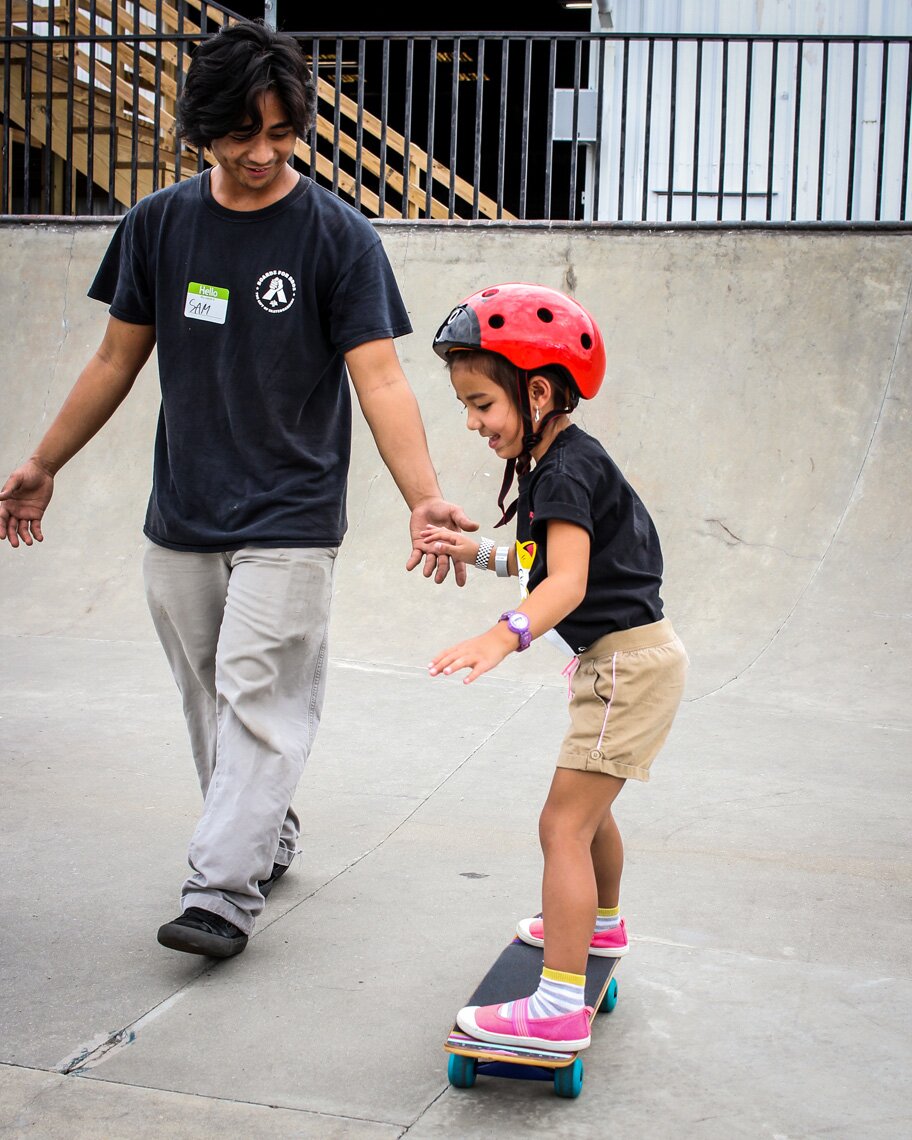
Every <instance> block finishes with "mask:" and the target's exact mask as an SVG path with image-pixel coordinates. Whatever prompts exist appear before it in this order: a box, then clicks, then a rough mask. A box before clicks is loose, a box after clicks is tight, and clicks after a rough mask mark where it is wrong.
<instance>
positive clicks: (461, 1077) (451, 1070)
mask: <svg viewBox="0 0 912 1140" xmlns="http://www.w3.org/2000/svg"><path fill="white" fill-rule="evenodd" d="M477 1071H478V1062H477V1061H476V1060H475V1058H474V1057H461V1056H460V1055H459V1054H458V1053H451V1054H450V1060H449V1062H448V1064H447V1077H449V1081H450V1084H451V1085H454V1086H455V1087H456V1088H457V1089H470V1088H471V1087H472V1086H473V1085H474V1084H475V1075H476V1073H477Z"/></svg>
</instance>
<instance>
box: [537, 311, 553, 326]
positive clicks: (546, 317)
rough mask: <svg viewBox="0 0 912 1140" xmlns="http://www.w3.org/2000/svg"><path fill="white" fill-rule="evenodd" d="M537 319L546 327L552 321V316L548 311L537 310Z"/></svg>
mask: <svg viewBox="0 0 912 1140" xmlns="http://www.w3.org/2000/svg"><path fill="white" fill-rule="evenodd" d="M538 319H539V320H540V321H544V323H545V324H546V325H549V324H550V323H551V322H552V321H553V320H554V314H553V313H552V312H551V310H550V309H539V310H538Z"/></svg>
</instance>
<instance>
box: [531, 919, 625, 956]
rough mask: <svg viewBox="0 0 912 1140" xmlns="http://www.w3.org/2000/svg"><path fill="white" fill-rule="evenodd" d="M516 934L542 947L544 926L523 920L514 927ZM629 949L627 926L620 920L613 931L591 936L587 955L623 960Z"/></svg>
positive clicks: (533, 944)
mask: <svg viewBox="0 0 912 1140" xmlns="http://www.w3.org/2000/svg"><path fill="white" fill-rule="evenodd" d="M516 933H517V934H518V935H519V937H520V938H521V939H522V940H523V942H527V943H528V944H529V945H530V946H544V944H545V924H544V923H543V922H542V920H541V916H539V917H538V918H524V919H523V920H522V922H520V923H519V925H518V926H517V927H516ZM629 949H630V943H629V942H628V941H627V924H626V923H625V922H624V920H623V919H621V925H620V926H617V927H615V929H614V930H605V931H602V933H601V934H593V935H592V941H591V942H590V943H589V953H590V954H593V955H594V956H595V957H596V958H623V957H624V955H625V954H626V953H627V951H628V950H629Z"/></svg>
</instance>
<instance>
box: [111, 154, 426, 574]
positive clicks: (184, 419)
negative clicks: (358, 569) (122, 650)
mask: <svg viewBox="0 0 912 1140" xmlns="http://www.w3.org/2000/svg"><path fill="white" fill-rule="evenodd" d="M89 296H90V297H93V298H95V299H96V300H100V301H104V302H107V303H108V304H109V305H110V312H111V314H112V315H113V316H114V317H116V318H118V319H119V320H122V321H127V322H129V323H131V324H142V325H154V326H155V333H156V340H157V350H158V366H159V376H160V380H161V392H162V403H161V411H160V415H159V422H158V433H157V436H156V442H155V460H154V473H153V485H152V494H151V496H150V499H149V506H148V511H147V514H146V522H145V528H144V529H145V533H146V535H147V536H148V537H149V538H150V539H152V541H154V542H156V543H158V544H159V545H161V546H166V547H170V548H172V549H175V550H189V551H201V552H208V551H221V550H237V549H239V548H240V547H243V546H247V545H254V546H337V545H338V544H339V543H340V542H341V540H342V537H343V535H344V533H345V529H346V511H345V497H346V482H347V478H348V466H349V459H350V454H351V397H350V393H349V385H348V380H347V374H346V370H345V361H344V358H343V354H344V353H345V352H347V351H348V350H349V349H352V348H355V347H357V346H358V345H360V344H364V343H367V342H368V341H371V340H379V339H384V338H388V337H396V336H401V335H403V334H404V333H408V332H411V324H410V322H409V318H408V313H407V311H406V308H405V305H404V303H403V301H402V298H401V296H400V293H399V289H398V287H397V285H396V281H395V278H394V276H393V272H392V268H391V267H390V264H389V261H388V259H387V257H386V254H385V252H384V250H383V247H382V245H381V244H380V239H379V237H378V236H377V233H376V231H375V230H374V228H373V227H372V226H371V224H370V222H369V221H368V220H367V219H366V218H365V217H364V216H363V215H361V214H360V213H358V212H357V211H356V210H354V209H352V208H351V207H350V206H347V205H346V204H345V203H344V202H341V201H340V200H339V199H338V198H337V197H335V195H333V194H331V193H329V192H328V191H326V190H323V189H322V188H321V187H318V186H317V185H316V184H315V183H313V182H312V181H311V180H310V179H309V178H306V177H304V176H301V177H300V179H299V182H298V184H297V186H296V187H295V189H294V190H292V191H291V193H289V194H288V195H286V196H285V197H284V198H282V199H281V200H280V201H278V202H276V203H274V204H273V205H271V206H267V207H266V208H265V209H262V210H256V211H251V212H239V211H234V210H228V209H225V208H224V207H222V206H220V205H219V204H218V203H217V202H216V201H215V199H214V198H213V197H212V194H211V191H210V187H209V172H208V171H207V172H204V173H203V174H201V175H199V176H197V177H194V178H191V179H188V180H187V181H185V182H182V183H179V184H176V185H174V186H170V187H168V188H167V189H165V190H160V191H158V192H156V193H154V194H151V195H149V196H148V197H147V198H144V199H143V200H142V201H140V202H139V203H137V205H136V206H134V208H133V209H132V210H131V211H130V212H129V213H128V214H127V215H126V216H125V217H124V219H123V221H122V222H121V224H120V226H119V227H118V229H117V232H116V233H115V235H114V237H113V239H112V241H111V244H110V246H109V248H108V251H107V253H106V255H105V257H104V260H103V261H102V264H101V267H100V268H99V270H98V274H97V276H96V278H95V281H94V282H93V284H92V286H91V288H90V289H89Z"/></svg>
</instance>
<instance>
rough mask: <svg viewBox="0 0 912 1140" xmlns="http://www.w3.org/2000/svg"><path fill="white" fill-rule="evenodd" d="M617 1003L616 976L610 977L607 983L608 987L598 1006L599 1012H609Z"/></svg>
mask: <svg viewBox="0 0 912 1140" xmlns="http://www.w3.org/2000/svg"><path fill="white" fill-rule="evenodd" d="M617 1003H618V984H617V978H612V979H611V981H610V982H609V983H608V989H607V990H606V991H605V996H604V997H603V998H602V1004H601V1005H600V1006H599V1013H611V1011H612V1010H613V1009H614V1007H615V1006H616V1005H617Z"/></svg>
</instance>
